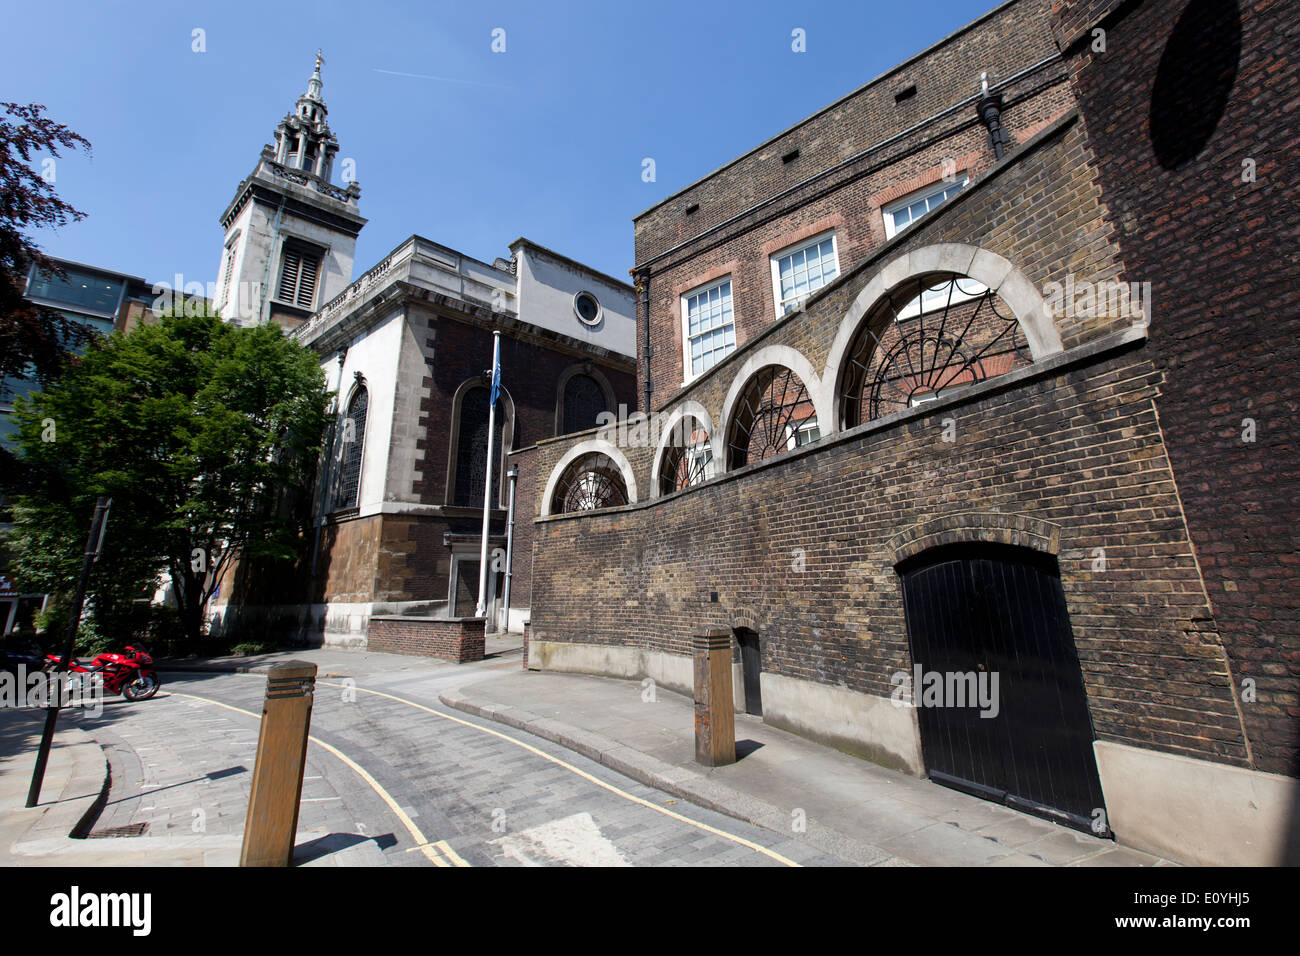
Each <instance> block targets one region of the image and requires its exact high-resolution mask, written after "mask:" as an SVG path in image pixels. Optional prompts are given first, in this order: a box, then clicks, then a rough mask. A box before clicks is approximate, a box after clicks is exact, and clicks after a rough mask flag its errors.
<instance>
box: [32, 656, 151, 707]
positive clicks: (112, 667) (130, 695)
mask: <svg viewBox="0 0 1300 956" xmlns="http://www.w3.org/2000/svg"><path fill="white" fill-rule="evenodd" d="M61 659H62V658H61V657H60V656H59V655H58V654H46V655H45V669H46V670H47V671H49V670H52V669H53V668H54V665H56V664H58V663H59V661H60V660H61ZM68 670H70V671H72V672H74V673H77V674H102V675H103V678H104V687H105V688H106V689H107V690H108V691H109V692H110V693H113V694H121V695H122V696H123V697H125V698H126V699H127V700H148V699H149V698H150V697H152V696H153V695H154V694H156V693H158V688H159V687H161V686H162V681H160V680H158V672H157V671H155V670H154V669H153V658H152V657H150V656H149V654H148V652H147V651H145V650H144V649H143V648H139V647H127V648H126V653H125V654H99V655H97V656H96V657H95V659H94V660H92V661H91V662H90V663H89V664H83V663H81V661H79V660H77V659H76V658H73V660H72V663H71V665H70V666H69V667H68Z"/></svg>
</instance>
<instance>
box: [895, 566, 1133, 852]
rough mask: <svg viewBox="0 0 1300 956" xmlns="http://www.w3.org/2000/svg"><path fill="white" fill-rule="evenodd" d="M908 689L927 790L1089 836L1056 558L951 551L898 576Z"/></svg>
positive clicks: (1094, 806) (1078, 710)
mask: <svg viewBox="0 0 1300 956" xmlns="http://www.w3.org/2000/svg"><path fill="white" fill-rule="evenodd" d="M898 570H899V573H900V575H901V576H902V579H903V604H904V611H905V614H906V617H907V633H908V639H909V641H910V644H911V649H912V671H911V673H910V674H909V675H908V679H909V681H908V686H910V688H911V691H912V700H913V703H914V704H915V705H916V707H917V718H918V722H919V724H920V730H921V748H922V751H923V754H924V757H925V764H926V768H927V770H928V772H929V775H930V778H931V779H932V780H934V781H935V782H936V783H941V784H943V785H945V786H949V787H953V788H954V789H958V790H963V791H965V792H967V793H972V794H974V795H976V796H980V797H984V798H986V799H989V800H994V801H997V802H999V803H1004V804H1006V805H1007V806H1010V807H1014V808H1015V809H1018V810H1024V811H1026V812H1029V813H1034V814H1037V815H1039V816H1044V817H1047V818H1049V819H1052V820H1055V821H1057V822H1058V823H1062V824H1065V825H1067V826H1071V827H1074V828H1076V829H1079V830H1084V831H1086V832H1090V833H1095V834H1098V835H1109V830H1108V829H1104V827H1105V825H1106V821H1105V805H1104V801H1103V798H1102V792H1101V783H1100V780H1099V778H1098V775H1097V764H1096V759H1095V757H1094V755H1093V749H1092V743H1093V730H1092V719H1091V716H1090V714H1089V712H1088V702H1087V698H1086V696H1085V694H1084V688H1083V675H1082V672H1081V671H1080V668H1079V659H1078V654H1077V652H1076V650H1075V646H1074V635H1073V633H1072V631H1071V629H1070V620H1069V615H1068V613H1067V610H1066V605H1065V593H1064V591H1063V590H1062V587H1061V578H1060V572H1059V570H1058V568H1057V565H1056V560H1055V559H1054V558H1053V557H1051V556H1050V555H1046V554H1043V553H1041V552H1038V551H1033V550H1030V549H1027V548H1018V547H1011V546H1008V545H1001V544H991V543H990V544H984V543H980V544H960V545H952V546H949V547H945V548H939V549H934V550H931V551H926V552H924V553H922V554H920V555H918V556H916V557H915V558H912V559H910V560H908V561H906V562H904V563H903V564H901V565H900V566H899V569H898Z"/></svg>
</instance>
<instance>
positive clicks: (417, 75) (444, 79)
mask: <svg viewBox="0 0 1300 956" xmlns="http://www.w3.org/2000/svg"><path fill="white" fill-rule="evenodd" d="M373 69H374V71H375V72H376V73H387V74H388V75H389V76H410V77H414V78H415V79H417V80H438V81H440V82H443V83H466V84H468V85H470V86H490V87H493V88H494V89H498V90H508V89H511V87H509V86H502V85H501V84H500V83H481V82H479V81H478V80H458V79H456V78H455V77H454V76H431V75H430V74H428V73H403V72H402V71H401V70H381V69H380V68H379V67H377V66H376V67H373Z"/></svg>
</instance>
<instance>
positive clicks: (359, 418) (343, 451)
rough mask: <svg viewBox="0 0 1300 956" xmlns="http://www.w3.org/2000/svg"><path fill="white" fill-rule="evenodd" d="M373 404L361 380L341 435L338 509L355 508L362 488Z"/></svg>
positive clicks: (344, 420) (335, 500) (335, 506)
mask: <svg viewBox="0 0 1300 956" xmlns="http://www.w3.org/2000/svg"><path fill="white" fill-rule="evenodd" d="M369 407H370V392H369V391H368V390H367V389H366V387H365V385H363V384H361V383H360V382H359V381H358V383H357V387H356V389H355V390H354V391H353V393H352V398H351V400H350V401H349V402H348V411H347V416H346V417H345V418H344V419H343V431H342V433H341V434H340V436H339V437H340V443H339V445H340V453H339V477H338V486H337V487H338V491H337V493H336V494H335V496H334V509H335V510H336V511H337V510H341V509H344V508H355V507H356V506H357V495H358V492H359V491H360V489H361V455H362V452H363V451H364V449H365V443H366V411H367V409H368V408H369Z"/></svg>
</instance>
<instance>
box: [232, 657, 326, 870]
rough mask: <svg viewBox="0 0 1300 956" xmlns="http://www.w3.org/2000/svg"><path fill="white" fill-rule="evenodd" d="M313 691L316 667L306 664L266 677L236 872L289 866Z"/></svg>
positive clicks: (293, 664)
mask: <svg viewBox="0 0 1300 956" xmlns="http://www.w3.org/2000/svg"><path fill="white" fill-rule="evenodd" d="M315 689H316V665H315V664H311V663H308V662H307V661H285V662H284V663H283V664H276V665H275V666H273V667H272V668H271V671H270V673H269V674H268V675H267V678H266V699H265V700H264V701H263V702H262V729H261V732H260V733H259V734H258V737H257V762H256V763H255V764H253V792H252V794H251V796H249V798H248V817H247V819H245V821H244V846H243V849H242V850H241V851H240V853H239V865H240V866H288V865H289V864H290V863H291V862H292V860H293V845H294V837H295V835H296V834H297V832H298V804H299V801H300V799H301V797H302V774H303V769H304V767H305V766H306V764H307V733H308V730H309V729H310V727H311V703H312V695H313V693H314V692H315Z"/></svg>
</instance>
